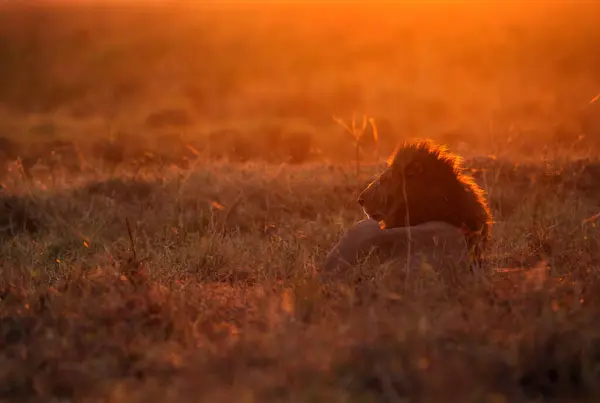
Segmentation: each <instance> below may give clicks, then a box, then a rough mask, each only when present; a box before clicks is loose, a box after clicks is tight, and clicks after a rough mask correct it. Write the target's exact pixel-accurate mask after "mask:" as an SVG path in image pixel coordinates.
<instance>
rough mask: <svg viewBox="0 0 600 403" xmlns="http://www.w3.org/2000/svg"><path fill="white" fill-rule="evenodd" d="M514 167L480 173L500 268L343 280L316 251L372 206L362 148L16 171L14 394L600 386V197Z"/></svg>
mask: <svg viewBox="0 0 600 403" xmlns="http://www.w3.org/2000/svg"><path fill="white" fill-rule="evenodd" d="M471 165H473V163H471ZM500 167H501V166H500V164H498V163H496V164H494V163H493V162H489V163H488V165H487V168H488V170H487V171H486V172H485V177H483V176H480V177H479V179H478V180H480V181H481V182H486V183H487V186H486V189H487V190H488V192H490V194H491V198H492V205H493V206H495V207H494V215H495V217H496V220H497V222H496V226H495V231H494V236H495V240H494V243H493V246H492V251H493V256H492V258H491V260H490V261H489V262H488V265H487V267H486V268H485V269H484V270H482V271H481V272H478V273H475V274H467V273H437V272H436V271H435V270H434V269H433V268H428V267H423V269H422V270H421V271H420V272H418V273H409V274H408V275H404V274H403V273H398V272H396V271H394V270H393V268H389V267H376V266H372V267H367V266H364V267H361V268H360V269H359V270H356V271H355V272H353V273H346V274H344V275H342V277H341V278H336V279H333V280H332V281H330V282H327V283H322V282H320V281H319V280H318V276H317V275H318V272H319V269H320V267H319V265H320V263H321V262H322V260H323V258H324V255H325V254H326V252H327V251H328V249H329V248H330V247H331V246H332V245H333V243H334V242H335V241H336V240H337V238H338V236H339V234H340V233H341V231H342V230H343V229H344V228H346V227H348V226H349V225H350V224H351V223H352V222H354V221H355V220H357V219H358V218H359V217H360V210H359V209H358V206H357V204H356V203H355V202H354V199H355V196H356V194H357V193H358V191H360V190H361V189H362V186H364V183H366V181H367V180H368V179H369V174H367V173H364V174H363V177H361V178H360V179H358V180H357V179H356V177H355V172H354V169H353V167H352V166H348V167H338V166H327V165H324V164H314V165H305V166H291V165H282V166H270V165H261V164H245V165H236V164H230V163H207V164H206V165H200V166H197V167H196V168H194V169H193V170H190V171H179V172H175V171H161V172H158V171H157V172H156V173H155V174H153V175H150V174H145V176H143V177H142V176H139V175H138V176H137V177H131V175H130V176H129V177H128V176H127V173H126V172H120V173H115V174H113V176H110V177H109V176H103V175H100V174H96V175H95V176H94V177H77V178H73V177H64V178H63V177H59V179H58V180H55V181H54V183H53V184H52V186H51V187H46V186H44V183H43V182H40V181H34V182H33V183H28V182H24V181H17V180H16V179H17V178H16V177H15V178H13V179H15V181H14V182H7V185H6V188H5V189H4V192H5V193H8V194H11V195H13V198H12V199H11V201H10V203H8V204H10V205H11V206H12V207H11V210H10V212H12V213H15V212H18V213H19V214H21V216H22V217H21V218H20V220H18V219H16V220H14V221H13V225H14V226H13V233H12V234H11V235H9V234H7V233H6V232H3V234H4V235H3V237H2V241H1V242H2V243H1V254H2V257H3V258H2V276H1V277H0V293H1V294H0V295H1V301H0V307H1V309H0V324H1V329H2V338H0V341H1V343H0V361H1V365H0V368H2V370H1V371H0V385H2V386H1V388H0V396H1V397H2V398H3V399H6V400H19V401H33V400H39V399H41V400H44V401H49V399H51V398H52V397H54V398H62V399H67V400H74V401H96V400H103V401H114V402H120V401H127V402H129V401H165V400H167V401H211V402H215V401H224V402H225V401H281V400H284V401H314V400H317V401H324V400H328V401H329V400H331V401H400V400H402V399H408V400H409V401H437V400H438V399H444V401H456V402H459V401H460V402H467V401H468V402H471V401H472V402H481V401H489V402H502V401H533V400H534V399H535V398H545V399H550V398H560V399H567V398H570V399H576V398H578V399H581V398H589V399H592V398H594V397H595V398H597V397H598V396H600V390H598V386H597V385H598V383H597V379H598V365H599V361H598V354H600V327H599V326H598V316H599V315H600V311H599V310H598V309H597V305H596V304H597V303H598V302H599V301H598V295H599V293H598V290H599V287H600V278H599V277H598V274H597V270H596V264H597V261H598V260H597V259H598V258H599V257H600V254H599V252H598V250H599V249H598V241H599V240H600V238H599V237H598V235H597V231H596V230H595V224H594V222H593V221H588V222H586V223H583V221H584V219H586V218H588V217H590V216H592V215H593V213H595V212H596V208H597V207H598V202H597V199H595V198H594V197H593V195H592V194H590V193H589V192H584V191H582V190H579V189H578V188H576V187H574V186H572V184H573V183H574V182H573V181H572V180H571V179H566V178H563V179H560V181H559V182H557V183H556V184H553V187H552V189H549V188H548V186H544V185H543V184H541V183H540V184H539V186H538V187H531V186H529V187H528V189H529V192H528V193H525V192H519V191H518V189H517V188H515V187H514V186H513V185H512V184H511V182H512V183H516V182H515V181H514V179H511V181H503V180H502V176H501V175H497V174H498V173H499V172H500V171H501V170H500ZM533 173H534V175H533V176H534V179H533V180H535V181H538V182H539V181H541V179H543V178H544V177H545V176H544V170H543V169H538V170H537V171H534V172H533ZM516 175H520V179H521V180H522V182H524V181H530V180H531V179H528V178H527V177H526V176H524V174H523V173H518V174H516ZM536 175H537V176H536ZM490 178H497V179H490ZM67 179H69V180H68V181H67ZM563 185H568V186H563ZM5 200H8V199H6V198H5ZM498 200H502V203H504V205H511V206H513V207H511V208H506V209H503V207H502V206H503V205H502V204H500V203H499V202H498ZM25 205H26V207H27V209H26V210H25V209H24V207H25ZM6 214H7V213H6V212H5V213H3V216H6ZM25 218H26V219H28V220H31V221H32V222H34V223H35V227H31V226H30V227H27V228H24V227H23V226H22V223H23V222H24V220H25ZM127 223H129V224H130V228H131V239H133V248H132V245H131V239H130V236H129V234H128V225H127ZM19 225H21V226H19ZM542 259H544V262H542V263H541V264H540V262H539V261H540V260H542ZM523 260H525V261H527V260H529V263H527V262H525V263H522V262H520V261H523ZM530 263H538V265H537V266H538V268H537V269H533V270H529V271H526V272H508V271H506V272H500V273H498V272H494V271H493V270H492V269H493V268H498V267H507V266H511V267H519V266H520V265H527V264H529V266H532V264H530ZM547 265H549V266H550V270H547ZM105 399H106V400H105ZM590 401H592V400H590Z"/></svg>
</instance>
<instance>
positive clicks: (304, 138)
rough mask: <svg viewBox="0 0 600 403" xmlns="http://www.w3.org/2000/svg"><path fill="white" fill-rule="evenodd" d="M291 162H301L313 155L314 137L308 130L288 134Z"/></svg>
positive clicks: (287, 140)
mask: <svg viewBox="0 0 600 403" xmlns="http://www.w3.org/2000/svg"><path fill="white" fill-rule="evenodd" d="M285 142H286V145H287V149H288V155H289V162H291V163H292V164H301V163H303V162H306V161H308V160H309V159H310V157H311V152H312V146H313V137H312V136H311V134H310V133H306V132H292V133H290V134H289V135H288V136H286V140H285Z"/></svg>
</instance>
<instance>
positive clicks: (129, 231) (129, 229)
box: [125, 217, 137, 261]
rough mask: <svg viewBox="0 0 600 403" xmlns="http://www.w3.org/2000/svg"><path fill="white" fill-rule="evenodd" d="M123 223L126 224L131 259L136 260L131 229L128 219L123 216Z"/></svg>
mask: <svg viewBox="0 0 600 403" xmlns="http://www.w3.org/2000/svg"><path fill="white" fill-rule="evenodd" d="M125 223H126V224H127V233H128V234H129V242H130V246H131V253H132V255H133V256H132V257H133V261H137V252H136V250H135V241H134V239H133V232H132V231H131V225H129V219H128V218H127V217H125Z"/></svg>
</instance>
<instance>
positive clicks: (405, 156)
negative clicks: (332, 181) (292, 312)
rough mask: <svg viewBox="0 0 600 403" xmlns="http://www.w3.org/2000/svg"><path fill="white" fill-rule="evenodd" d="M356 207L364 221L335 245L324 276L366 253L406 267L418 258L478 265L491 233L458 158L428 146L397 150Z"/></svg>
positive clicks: (485, 211)
mask: <svg viewBox="0 0 600 403" xmlns="http://www.w3.org/2000/svg"><path fill="white" fill-rule="evenodd" d="M358 202H359V203H360V204H361V206H362V207H363V210H364V212H365V213H366V214H367V216H368V219H366V220H363V221H360V222H359V223H357V224H355V225H354V226H353V227H352V228H351V229H350V230H349V231H348V232H347V233H346V234H345V235H344V236H343V237H342V239H340V241H339V242H338V244H337V245H336V246H335V247H334V248H333V250H332V251H331V252H330V253H329V255H328V256H327V260H326V262H325V269H326V270H327V271H329V270H331V269H334V268H338V267H340V266H351V265H353V264H354V263H355V262H356V261H357V260H358V259H360V258H361V257H362V256H363V255H365V254H366V253H368V252H369V251H372V250H375V251H376V252H377V254H379V255H380V256H382V257H383V258H384V259H389V258H402V259H405V258H406V257H410V260H409V266H411V267H415V266H416V267H418V265H419V264H421V263H422V262H423V258H424V259H426V260H428V261H429V263H431V264H432V265H436V266H438V267H439V266H441V265H446V264H449V263H453V264H454V263H460V262H462V261H464V260H466V259H469V258H471V259H474V260H475V262H477V263H479V262H480V259H481V251H482V248H483V247H484V246H485V244H486V243H487V241H488V239H489V237H490V233H491V231H490V222H491V216H490V211H489V208H488V207H487V203H486V200H485V197H484V193H483V190H482V189H481V188H480V187H479V186H477V184H476V183H475V182H474V181H473V180H472V178H470V177H467V176H465V175H463V173H462V168H461V166H460V159H459V157H457V156H454V155H452V154H450V153H448V152H447V151H446V149H445V148H444V147H441V146H438V145H435V144H434V143H433V142H431V141H422V142H417V143H414V144H407V145H404V146H403V147H402V148H400V149H397V150H396V152H395V153H394V154H393V155H392V157H391V158H390V160H389V161H388V167H387V168H386V169H385V170H384V171H383V172H382V173H381V174H380V175H379V176H378V177H377V179H375V180H374V181H373V182H372V183H370V184H369V186H368V187H367V188H366V189H365V190H364V191H363V192H362V193H361V194H360V196H359V197H358ZM408 253H410V255H411V256H407V254H408Z"/></svg>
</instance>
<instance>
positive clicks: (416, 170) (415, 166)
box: [404, 161, 423, 176]
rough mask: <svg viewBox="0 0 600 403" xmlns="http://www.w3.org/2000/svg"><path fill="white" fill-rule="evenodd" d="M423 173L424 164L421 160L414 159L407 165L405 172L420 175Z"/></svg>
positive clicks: (410, 174) (407, 174) (409, 174)
mask: <svg viewBox="0 0 600 403" xmlns="http://www.w3.org/2000/svg"><path fill="white" fill-rule="evenodd" d="M422 173H423V164H422V163H421V162H420V161H413V162H411V163H410V164H408V165H407V166H406V168H405V169H404V174H405V175H406V176H418V175H421V174H422Z"/></svg>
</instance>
